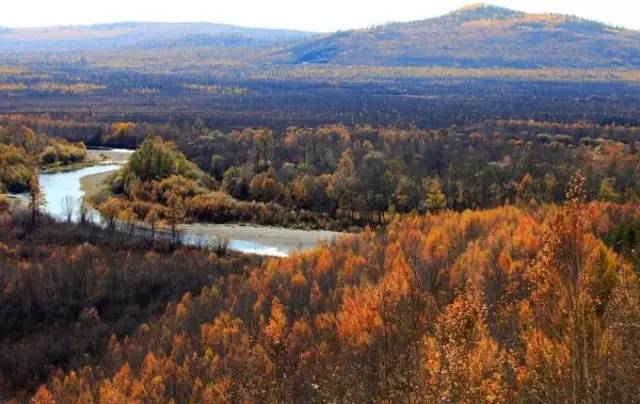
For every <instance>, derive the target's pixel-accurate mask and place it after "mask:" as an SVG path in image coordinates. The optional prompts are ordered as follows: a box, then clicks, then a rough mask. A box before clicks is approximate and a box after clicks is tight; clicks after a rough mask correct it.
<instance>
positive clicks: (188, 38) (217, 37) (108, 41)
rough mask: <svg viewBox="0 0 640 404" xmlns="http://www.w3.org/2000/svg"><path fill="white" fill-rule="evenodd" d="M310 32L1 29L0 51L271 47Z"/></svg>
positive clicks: (205, 27)
mask: <svg viewBox="0 0 640 404" xmlns="http://www.w3.org/2000/svg"><path fill="white" fill-rule="evenodd" d="M311 35H313V34H312V33H308V32H301V31H290V30H277V29H259V28H244V27H237V26H232V25H224V24H210V23H145V22H130V23H117V24H103V25H91V26H88V25H87V26H59V27H45V28H15V29H13V28H1V27H0V50H4V51H13V52H33V51H45V50H46V51H48V52H59V51H79V50H83V51H86V50H103V49H119V48H132V47H142V48H150V47H166V46H224V47H236V46H271V45H273V44H277V43H282V42H290V41H297V40H301V39H305V38H309V37H310V36H311Z"/></svg>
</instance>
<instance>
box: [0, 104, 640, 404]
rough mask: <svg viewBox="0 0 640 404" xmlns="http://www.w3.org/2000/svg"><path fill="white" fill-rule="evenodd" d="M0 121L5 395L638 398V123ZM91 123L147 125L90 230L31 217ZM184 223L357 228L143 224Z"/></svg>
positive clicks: (114, 132)
mask: <svg viewBox="0 0 640 404" xmlns="http://www.w3.org/2000/svg"><path fill="white" fill-rule="evenodd" d="M0 124H1V126H2V127H3V130H2V133H3V134H4V135H3V137H2V145H3V147H5V148H7V150H11V151H12V153H10V154H3V156H7V157H9V158H5V159H4V160H3V161H6V163H5V165H4V167H5V168H6V169H7V172H14V171H13V170H15V169H17V168H18V167H20V166H21V165H23V166H24V168H21V169H24V170H25V172H28V174H29V175H26V174H25V177H26V178H30V180H29V182H28V183H27V189H29V187H31V190H30V198H29V207H30V208H31V211H32V212H24V213H22V214H20V213H18V212H16V211H12V210H11V209H10V205H11V203H10V202H9V201H8V200H7V199H6V198H4V197H2V198H0V211H2V224H1V226H2V229H1V230H2V231H1V232H0V234H1V236H0V265H1V267H2V271H1V273H0V286H1V287H0V290H1V291H2V292H0V299H1V300H0V316H1V317H0V322H1V323H2V324H3V325H4V326H3V328H2V329H3V332H2V334H1V335H0V358H1V360H0V364H1V367H0V380H1V382H0V398H1V399H2V400H4V401H12V400H13V401H15V402H27V401H29V400H33V401H34V402H38V403H52V402H56V403H60V402H77V401H78V400H79V401H81V402H113V403H120V402H168V401H170V400H175V402H185V403H186V402H297V401H300V398H301V397H304V398H305V400H306V401H310V402H325V401H353V402H362V401H382V402H385V401H390V400H406V401H410V402H434V401H449V402H541V401H542V402H566V401H574V402H636V401H637V397H639V394H640V391H638V390H637V389H638V386H637V377H636V376H637V369H638V366H640V365H639V364H640V356H639V355H640V347H638V346H637V341H638V337H640V335H638V332H639V331H638V330H639V329H638V327H637V324H638V322H639V321H640V283H639V280H638V273H639V268H640V264H639V263H640V258H639V255H638V251H640V249H639V247H640V245H639V244H640V215H639V214H638V212H639V210H638V195H637V193H638V184H637V182H636V178H637V170H638V155H637V153H638V150H637V141H638V135H639V134H640V131H639V130H638V128H635V127H618V126H598V125H593V124H587V123H584V124H558V123H547V122H535V121H487V122H485V123H482V124H478V125H473V126H469V127H452V128H448V129H443V130H421V129H417V128H412V129H395V128H373V127H363V126H354V127H345V126H340V125H331V126H323V127H318V128H289V129H287V130H286V131H283V132H278V131H273V130H269V129H246V130H239V131H232V132H229V133H223V132H220V131H215V130H211V129H210V128H208V127H207V126H206V125H204V124H203V123H202V122H195V123H192V124H190V125H182V126H179V125H176V124H149V123H133V122H128V123H127V122H125V123H123V122H119V123H114V124H106V123H100V122H94V121H90V120H89V121H76V120H74V119H71V118H67V119H52V118H51V117H48V116H5V117H3V119H2V120H0ZM31 138H33V139H35V141H33V142H32V143H33V144H31V143H25V140H26V139H31ZM81 139H84V140H85V141H86V142H87V144H90V145H94V146H97V145H114V146H125V145H129V146H138V150H137V151H136V153H134V154H133V156H132V157H131V160H130V162H129V164H128V165H125V166H124V167H123V168H122V169H121V170H120V171H119V172H117V173H116V174H115V175H114V176H113V177H112V178H110V179H109V181H108V183H107V184H106V185H105V191H104V193H103V194H101V195H99V196H98V198H99V199H100V198H102V200H96V201H94V202H95V203H96V204H98V207H99V210H100V212H101V213H102V216H103V219H104V223H103V226H102V227H100V226H97V225H94V224H91V223H90V222H81V223H79V224H75V225H74V224H61V223H54V222H52V221H51V220H50V219H48V218H46V217H41V216H40V215H37V214H35V213H37V211H38V210H39V207H40V204H41V202H40V196H39V195H38V186H37V182H33V180H32V178H33V173H34V172H35V169H36V167H38V166H40V169H45V168H46V167H47V164H53V166H56V164H63V163H60V161H62V162H64V161H65V158H64V157H63V158H60V157H58V158H56V159H51V161H50V160H48V159H45V158H43V156H46V155H48V154H49V153H45V150H48V151H53V150H56V154H57V155H58V156H60V155H64V147H65V146H66V147H73V148H77V149H79V150H80V149H82V150H84V146H80V145H79V144H77V143H76V142H78V141H80V140H81ZM56 145H58V146H59V147H61V149H60V150H61V153H58V151H57V150H58V149H56ZM9 148H10V149H9ZM34 151H38V152H39V153H35V152H34ZM16 156H23V157H24V156H27V157H25V158H23V159H20V158H17V157H16ZM34 156H37V158H35V157H34ZM56 162H58V163H56ZM576 173H578V174H576ZM34 212H35V213H34ZM287 212H290V213H287ZM30 213H31V214H30ZM285 213H287V214H288V215H287V214H285ZM283 218H286V220H285V219H283ZM190 220H194V221H195V220H198V221H215V222H225V221H253V222H257V223H269V224H284V225H290V226H300V225H301V223H302V225H305V226H317V227H335V228H350V227H353V226H362V227H364V228H365V230H364V231H363V232H361V233H360V234H357V235H351V236H346V237H344V238H343V239H341V240H339V241H337V242H336V243H335V244H331V245H322V246H319V247H318V248H317V249H316V250H315V251H309V252H305V253H297V254H295V255H293V256H291V257H289V258H284V259H271V260H267V261H260V260H258V259H256V258H250V257H246V256H240V255H229V254H228V253H227V252H226V250H225V249H224V248H223V247H222V246H219V247H218V248H217V249H216V248H213V249H211V248H204V249H202V248H186V247H180V245H179V242H177V240H176V239H172V238H168V239H158V238H156V237H155V236H154V235H153V233H151V235H149V232H148V231H147V233H146V234H147V235H146V238H142V239H136V238H135V237H133V238H132V234H131V228H132V227H131V226H132V225H133V224H134V223H135V222H142V221H145V222H147V224H148V225H149V226H148V228H152V229H155V227H156V226H157V227H166V228H168V229H169V230H175V228H174V226H175V225H177V224H178V223H180V222H183V221H190ZM105 225H106V227H105ZM136 240H137V241H136ZM30 397H32V398H30Z"/></svg>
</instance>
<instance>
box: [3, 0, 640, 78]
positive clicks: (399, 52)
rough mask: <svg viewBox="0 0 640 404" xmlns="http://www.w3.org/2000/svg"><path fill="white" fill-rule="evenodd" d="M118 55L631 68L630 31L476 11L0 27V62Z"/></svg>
mask: <svg viewBox="0 0 640 404" xmlns="http://www.w3.org/2000/svg"><path fill="white" fill-rule="evenodd" d="M207 47H209V48H210V49H209V50H206V49H203V48H207ZM191 48H198V49H199V51H198V52H197V53H194V52H190V49H191ZM125 49H126V50H129V51H130V50H133V51H134V52H135V57H138V58H142V59H144V58H151V59H153V57H152V56H153V55H156V56H158V55H162V54H163V53H162V52H156V49H166V50H170V51H171V55H172V58H173V59H175V60H181V59H187V61H186V62H183V63H178V64H179V65H181V66H183V65H189V64H192V63H193V62H194V61H198V62H203V61H205V60H206V61H208V62H211V61H214V62H215V61H216V60H223V59H224V60H225V61H231V62H233V63H236V62H240V63H241V64H243V65H246V64H250V65H256V66H261V65H272V64H279V65H283V66H287V65H305V64H332V65H360V66H402V67H406V66H409V67H411V66H446V67H460V68H491V67H496V68H505V67H508V68H521V69H523V68H524V69H528V68H540V67H543V68H545V67H553V68H584V69H591V68H640V32H639V31H633V30H629V29H623V28H616V27H611V26H607V25H605V24H601V23H598V22H594V21H588V20H584V19H580V18H577V17H571V16H565V15H552V14H526V13H523V12H519V11H514V10H509V9H506V8H501V7H495V6H490V5H484V4H477V5H472V6H468V7H464V8H462V9H459V10H457V11H454V12H452V13H449V14H446V15H444V16H441V17H437V18H431V19H427V20H421V21H414V22H408V23H392V24H387V25H383V26H377V27H373V28H370V29H361V30H351V31H344V32H336V33H332V34H317V33H309V32H301V31H290V30H273V29H256V28H243V27H237V26H231V25H222V24H210V23H140V22H132V23H117V24H107V25H93V26H62V27H48V28H19V29H7V28H0V56H1V53H2V52H3V51H4V52H5V53H6V54H9V53H12V52H41V51H46V52H47V54H49V53H56V52H67V53H66V55H75V53H74V52H84V51H88V52H91V51H100V53H101V54H102V55H106V56H105V57H107V59H109V58H111V59H118V58H120V59H122V58H125V59H127V60H130V59H132V57H133V56H131V53H130V52H124V51H123V50H125ZM142 50H144V52H141V51H142ZM194 55H196V56H195V57H194ZM143 56H144V57H143ZM0 59H1V57H0ZM125 64H126V63H125Z"/></svg>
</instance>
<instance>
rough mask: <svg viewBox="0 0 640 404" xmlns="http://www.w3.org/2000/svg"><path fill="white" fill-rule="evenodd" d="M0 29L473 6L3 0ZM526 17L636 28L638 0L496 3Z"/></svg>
mask: <svg viewBox="0 0 640 404" xmlns="http://www.w3.org/2000/svg"><path fill="white" fill-rule="evenodd" d="M2 2H3V3H4V4H3V5H2V11H1V12H0V26H4V27H34V26H49V25H66V24H96V23H108V22H121V21H176V22H177V21H180V22H182V21H207V22H217V23H227V24H235V25H243V26H250V27H266V28H289V29H299V30H307V31H324V32H327V31H335V30H339V29H349V28H363V27H367V26H370V25H375V24H381V23H385V22H390V21H411V20H418V19H423V18H428V17H433V16H437V15H441V14H444V13H446V12H448V11H451V10H453V9H456V8H459V7H462V6H464V5H466V4H469V3H472V2H473V1H468V0H467V1H464V0H461V1H458V0H451V1H449V0H447V1H435V0H387V1H378V0H311V1H310V0H179V1H172V0H3V1H2ZM491 4H496V5H500V6H504V7H509V8H513V9H517V10H522V11H528V12H549V13H562V14H572V15H577V16H580V17H585V18H589V19H595V20H598V21H603V22H606V23H609V24H613V25H621V26H626V27H628V28H632V29H640V1H639V0H607V1H595V0H496V1H493V2H491Z"/></svg>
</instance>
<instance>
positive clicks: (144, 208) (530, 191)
mask: <svg viewBox="0 0 640 404" xmlns="http://www.w3.org/2000/svg"><path fill="white" fill-rule="evenodd" d="M151 130H152V129H150V128H149V127H147V126H145V125H142V126H141V127H139V126H138V125H136V124H118V125H116V126H114V128H113V129H112V132H111V133H110V134H108V135H106V136H105V137H103V138H102V139H103V141H104V140H106V141H107V142H117V141H118V140H119V141H121V142H125V143H131V142H134V140H132V139H135V143H137V142H141V141H142V139H143V136H144V134H145V133H149V132H150V131H151ZM187 132H189V133H190V134H187V135H185V134H184V132H183V133H182V134H178V133H176V132H173V133H172V131H169V133H168V134H166V135H165V137H166V138H167V139H170V140H173V141H175V142H176V143H177V146H178V148H179V149H180V150H182V151H183V153H181V152H178V151H163V150H164V149H171V148H172V147H173V146H171V144H167V143H163V142H162V141H161V140H160V138H147V140H145V141H144V142H142V147H141V148H140V150H139V151H138V152H137V153H136V154H134V156H135V157H134V158H133V160H132V163H131V164H130V165H129V166H128V167H127V168H125V169H123V170H122V171H121V172H120V173H119V174H118V175H117V176H116V177H115V178H113V180H112V184H111V188H112V191H113V192H114V193H115V194H124V195H126V197H127V198H126V199H128V201H129V203H124V204H123V203H121V205H122V209H126V208H128V207H131V208H132V209H133V210H134V212H135V213H136V215H137V216H138V217H139V218H144V217H146V215H147V214H148V211H149V209H150V207H151V206H153V204H160V205H164V206H165V207H166V206H167V202H168V199H169V196H170V195H169V194H170V193H172V194H175V196H177V197H179V198H178V199H180V204H181V205H183V208H184V210H185V213H186V216H187V218H188V219H189V220H194V221H203V222H229V221H250V222H255V223H261V224H279V225H285V226H300V225H306V226H313V227H324V228H330V229H347V228H349V227H352V226H360V227H363V226H366V225H379V224H384V223H387V222H388V221H389V220H390V219H391V218H392V217H393V214H394V213H400V214H409V213H412V212H414V213H415V212H417V213H422V214H424V213H433V212H438V211H441V210H444V209H453V210H456V211H462V210H464V209H478V208H491V207H497V206H502V205H508V204H511V203H532V204H541V203H553V202H561V201H562V200H563V199H564V194H565V192H566V190H567V186H568V182H569V179H570V175H572V173H575V172H576V171H577V170H582V171H583V172H584V174H585V176H586V177H587V185H586V187H587V188H586V191H587V197H588V199H589V200H601V201H610V202H623V201H635V200H637V199H638V196H639V192H640V183H638V180H637V178H638V175H637V174H638V169H639V168H640V165H639V163H640V160H639V159H638V136H639V135H640V130H638V128H634V127H615V126H609V127H600V126H594V125H587V124H584V125H561V124H549V123H540V122H528V121H493V122H487V123H485V124H483V125H477V126H474V127H469V128H455V127H453V128H449V129H445V130H419V129H415V128H414V129H394V128H372V127H362V126H356V127H352V128H348V127H344V126H340V125H333V126H323V127H319V128H312V129H308V128H289V129H287V130H286V131H284V132H281V133H277V132H273V131H271V130H269V129H246V130H242V131H234V132H231V133H222V132H219V131H212V130H210V129H208V128H206V127H199V126H198V124H196V125H195V126H194V127H192V128H190V129H187ZM172 153H173V154H172ZM161 155H162V156H163V157H158V156H161ZM185 155H186V156H187V157H185ZM186 158H188V159H191V160H193V161H194V162H195V163H196V164H197V166H198V167H199V168H200V170H197V169H196V168H195V167H193V166H192V165H188V163H186V162H185V159H186ZM160 161H163V162H164V163H159V162H160ZM154 164H165V167H158V166H157V165H156V166H155V167H154ZM149 170H151V172H153V173H154V175H155V176H156V177H154V178H152V176H151V175H150V173H149ZM174 199H175V198H174ZM108 202H110V203H111V204H113V203H114V201H113V200H109V201H108Z"/></svg>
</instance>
